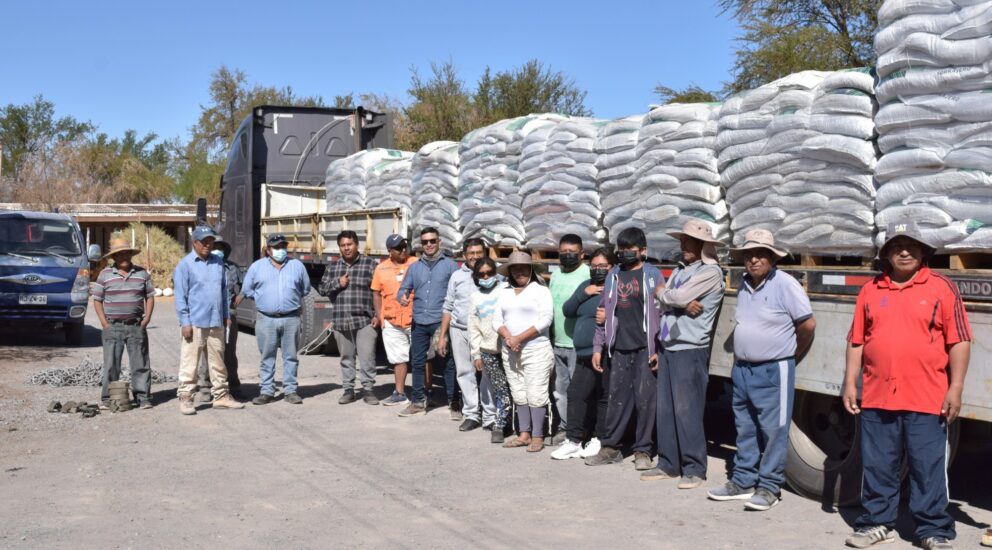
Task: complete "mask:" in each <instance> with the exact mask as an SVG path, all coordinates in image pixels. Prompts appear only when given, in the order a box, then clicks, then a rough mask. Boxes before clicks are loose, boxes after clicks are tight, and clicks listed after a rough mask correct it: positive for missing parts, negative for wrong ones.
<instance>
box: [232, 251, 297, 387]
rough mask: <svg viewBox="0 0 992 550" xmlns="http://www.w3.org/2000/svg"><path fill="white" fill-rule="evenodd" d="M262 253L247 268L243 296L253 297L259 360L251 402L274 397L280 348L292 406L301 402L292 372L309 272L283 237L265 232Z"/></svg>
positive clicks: (295, 364) (284, 382) (294, 367)
mask: <svg viewBox="0 0 992 550" xmlns="http://www.w3.org/2000/svg"><path fill="white" fill-rule="evenodd" d="M265 244H266V250H265V251H266V256H267V257H265V258H260V259H258V260H255V262H254V263H252V264H251V266H249V267H248V273H246V274H245V282H244V285H243V287H242V292H241V295H240V296H238V298H237V301H236V302H235V305H238V304H240V303H241V300H242V299H244V298H251V299H253V300H255V311H257V312H258V314H257V316H256V317H255V340H256V341H257V343H258V353H259V354H260V355H261V356H262V362H261V364H260V365H259V367H258V378H259V383H258V385H259V390H260V392H259V395H258V397H256V398H255V399H252V400H251V402H252V404H253V405H265V404H268V403H271V402H272V401H275V395H276V388H275V375H276V352H277V351H278V350H279V349H282V392H283V395H284V396H285V397H283V399H284V400H285V401H286V402H287V403H289V404H291V405H299V404H301V403H303V398H301V397H300V394H299V392H298V391H297V389H298V385H297V381H296V372H297V369H298V368H299V366H300V362H299V361H298V360H297V358H296V349H297V347H298V346H299V343H300V342H299V338H300V313H301V311H302V308H303V297H304V296H306V295H307V294H309V293H310V275H309V274H308V273H307V268H306V266H304V265H303V262H301V261H299V260H296V259H294V258H290V257H289V243H288V242H287V241H286V237H284V236H282V235H280V234H275V235H269V238H268V240H266V242H265Z"/></svg>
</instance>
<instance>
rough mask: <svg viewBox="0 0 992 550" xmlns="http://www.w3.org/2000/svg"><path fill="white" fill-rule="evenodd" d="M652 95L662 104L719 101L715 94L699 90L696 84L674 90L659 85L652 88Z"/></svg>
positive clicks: (717, 95)
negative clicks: (655, 95) (656, 95)
mask: <svg viewBox="0 0 992 550" xmlns="http://www.w3.org/2000/svg"><path fill="white" fill-rule="evenodd" d="M654 93H656V94H658V99H660V100H661V103H662V104H666V103H713V102H716V101H720V96H719V94H718V93H717V92H710V91H707V90H704V89H702V88H700V87H699V86H698V85H696V84H691V85H689V86H687V87H685V88H681V89H676V88H669V87H668V86H663V85H661V84H659V85H657V86H655V87H654Z"/></svg>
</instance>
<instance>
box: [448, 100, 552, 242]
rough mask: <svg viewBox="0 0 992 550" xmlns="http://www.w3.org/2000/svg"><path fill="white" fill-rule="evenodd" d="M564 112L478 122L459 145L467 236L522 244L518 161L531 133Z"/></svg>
mask: <svg viewBox="0 0 992 550" xmlns="http://www.w3.org/2000/svg"><path fill="white" fill-rule="evenodd" d="M564 118H565V117H562V116H559V115H528V116H525V117H517V118H513V119H508V120H501V121H499V122H496V123H494V124H491V125H489V126H486V127H483V128H478V129H476V130H474V131H472V132H471V133H469V134H468V135H466V136H465V137H464V138H462V140H461V142H460V144H459V147H458V156H459V157H460V164H459V169H458V210H459V216H460V226H461V228H462V236H463V237H464V238H471V237H481V238H483V239H486V240H487V241H488V242H489V243H491V244H494V245H503V246H520V245H522V244H523V243H524V242H525V240H526V233H525V231H524V214H523V210H522V197H521V195H520V190H519V175H520V173H519V166H518V164H519V162H520V156H521V152H522V150H523V141H524V139H525V138H526V137H527V136H528V135H529V134H530V133H531V132H534V131H536V130H539V129H541V128H543V127H546V126H552V125H554V124H556V123H558V122H560V121H562V120H564Z"/></svg>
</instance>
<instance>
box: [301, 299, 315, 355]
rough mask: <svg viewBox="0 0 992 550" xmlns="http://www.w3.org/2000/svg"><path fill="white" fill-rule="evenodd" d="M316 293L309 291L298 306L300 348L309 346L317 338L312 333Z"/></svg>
mask: <svg viewBox="0 0 992 550" xmlns="http://www.w3.org/2000/svg"><path fill="white" fill-rule="evenodd" d="M317 296H318V294H317V291H316V290H314V289H312V288H311V289H310V293H309V294H307V295H306V296H304V297H303V300H302V302H301V306H300V347H303V346H305V345H306V344H309V343H310V341H311V340H313V339H314V338H316V337H317V334H315V333H314V329H315V327H314V324H315V322H314V317H315V316H314V311H313V304H314V302H316V301H317Z"/></svg>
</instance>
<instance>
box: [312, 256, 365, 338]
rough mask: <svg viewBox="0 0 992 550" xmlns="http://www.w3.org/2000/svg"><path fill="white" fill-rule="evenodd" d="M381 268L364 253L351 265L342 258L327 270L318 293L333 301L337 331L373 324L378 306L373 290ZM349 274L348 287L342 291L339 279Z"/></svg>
mask: <svg viewBox="0 0 992 550" xmlns="http://www.w3.org/2000/svg"><path fill="white" fill-rule="evenodd" d="M377 265H379V262H377V261H375V260H373V259H372V258H369V257H368V256H365V255H361V254H360V255H359V256H358V258H357V259H356V260H355V263H353V264H351V265H348V263H347V262H345V261H344V260H343V259H341V258H339V259H338V261H336V262H334V263H332V264H329V265H328V266H327V269H325V270H324V276H323V277H322V278H321V280H320V288H319V289H318V290H317V291H318V292H320V294H321V295H322V296H327V297H328V298H330V300H331V328H332V329H333V330H358V329H360V328H363V327H365V326H367V325H369V324H370V323H371V322H372V317H373V316H375V306H374V305H373V304H372V289H371V288H370V287H371V285H372V275H373V274H374V273H375V268H376V266H377ZM345 273H347V274H348V286H347V287H345V288H341V287H340V285H339V279H340V278H341V276H342V275H344V274H345Z"/></svg>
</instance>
